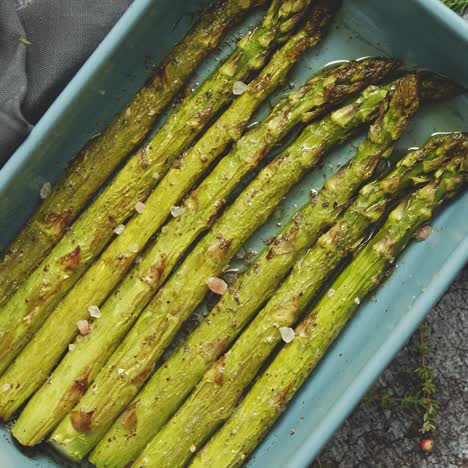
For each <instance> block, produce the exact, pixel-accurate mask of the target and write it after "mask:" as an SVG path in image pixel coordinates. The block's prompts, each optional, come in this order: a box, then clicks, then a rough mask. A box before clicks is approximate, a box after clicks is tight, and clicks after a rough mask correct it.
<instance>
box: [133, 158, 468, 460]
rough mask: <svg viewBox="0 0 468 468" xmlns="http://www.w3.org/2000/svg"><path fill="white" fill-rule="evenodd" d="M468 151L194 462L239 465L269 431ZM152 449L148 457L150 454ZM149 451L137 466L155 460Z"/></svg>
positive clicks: (305, 328) (404, 211)
mask: <svg viewBox="0 0 468 468" xmlns="http://www.w3.org/2000/svg"><path fill="white" fill-rule="evenodd" d="M467 174H468V160H467V157H466V154H465V155H464V156H463V157H462V158H455V159H454V160H453V161H451V162H449V163H448V164H447V166H445V167H444V168H442V169H441V170H440V171H438V173H436V180H434V181H432V182H430V183H428V184H427V185H425V186H424V187H423V188H421V189H419V190H418V191H416V192H415V193H413V194H412V195H410V196H409V197H407V198H406V199H405V200H403V201H402V202H401V203H400V204H399V205H398V206H397V208H396V209H395V210H393V211H392V212H391V214H390V215H389V217H388V219H387V221H386V223H385V224H384V226H383V227H382V229H380V231H379V232H378V233H377V235H376V236H375V238H374V239H373V240H372V241H371V242H370V243H369V244H367V246H365V247H364V248H363V249H362V250H361V251H360V252H359V253H358V254H357V256H356V258H355V259H354V260H353V261H352V262H351V264H350V265H349V266H348V267H347V268H346V269H345V270H344V271H343V272H342V273H341V274H340V276H339V277H338V279H337V280H336V281H335V282H334V283H333V284H332V286H331V289H332V290H333V294H325V295H324V296H323V297H322V299H321V300H320V301H319V303H318V304H317V305H316V306H315V307H314V308H313V310H312V311H311V312H310V314H309V315H308V316H307V317H306V318H305V320H303V322H302V323H301V324H300V325H299V326H298V327H296V329H295V338H294V340H293V341H292V342H291V343H289V344H287V345H285V346H284V348H283V349H282V350H280V352H279V354H278V355H277V356H276V358H275V359H274V360H273V362H272V363H271V364H270V365H269V366H268V367H267V369H266V370H265V371H264V373H263V374H262V375H261V376H260V378H259V379H258V380H257V382H256V383H255V384H254V386H253V387H252V389H251V390H250V391H249V392H248V393H247V395H246V396H245V398H244V399H243V401H242V402H241V403H240V404H239V406H238V407H237V409H236V411H235V413H234V414H233V415H232V416H231V418H230V419H229V420H228V421H227V422H226V424H224V426H222V427H221V429H220V430H219V431H218V432H217V433H216V434H215V435H214V436H213V437H212V438H211V440H210V441H209V442H208V443H207V445H206V446H205V447H204V448H203V449H202V450H201V451H200V452H199V453H198V454H197V455H196V457H195V459H194V460H193V462H192V464H191V465H190V466H191V467H194V468H195V467H202V466H216V467H219V468H223V467H234V466H240V465H242V464H243V463H244V461H245V459H246V458H247V456H248V455H249V454H250V453H251V452H252V451H253V449H254V448H255V447H256V446H257V444H258V443H259V442H260V441H261V440H262V438H263V437H264V436H265V434H266V432H267V431H268V430H269V429H270V428H271V426H272V425H273V423H274V422H275V421H276V419H277V418H278V417H279V416H280V414H281V413H282V412H283V411H284V409H285V408H286V407H287V405H288V403H289V401H290V400H291V399H292V398H293V396H294V395H295V393H296V392H297V390H298V389H299V388H300V386H301V385H302V384H303V383H304V382H305V380H306V379H307V377H308V376H309V374H310V373H311V371H312V370H313V368H314V367H315V366H316V365H317V363H318V362H319V360H320V359H321V358H322V357H323V355H324V354H325V352H326V350H327V348H328V347H329V346H330V344H331V343H332V342H333V341H334V339H335V338H336V336H337V335H338V333H339V332H340V331H341V329H342V328H343V326H344V325H345V324H346V322H347V321H348V320H349V319H350V318H351V317H352V315H353V313H354V312H355V311H356V310H357V308H358V307H359V304H360V303H362V302H363V300H364V299H365V297H366V296H367V295H368V294H369V292H371V291H372V290H374V289H375V288H376V287H377V286H378V285H379V284H380V283H382V282H383V281H384V280H385V278H386V277H387V276H388V275H389V273H390V272H391V270H392V268H393V267H394V265H395V260H396V259H397V258H398V256H399V255H400V253H401V252H402V250H403V249H404V248H405V247H406V245H407V243H408V242H409V241H410V240H411V238H412V237H413V236H414V235H415V233H416V232H417V230H418V228H419V227H420V226H421V225H422V224H423V223H426V222H427V221H428V220H429V219H430V218H431V217H432V215H433V213H434V212H435V210H436V209H437V208H438V207H439V205H440V204H441V203H442V202H444V201H445V200H447V199H449V198H451V197H453V196H454V195H456V194H457V193H459V192H460V191H461V190H462V188H463V186H466V182H467V180H468V179H467ZM148 455H150V454H146V457H147V458H148ZM143 458H144V456H143V457H142V458H141V459H140V460H139V461H138V462H137V463H135V464H134V466H145V467H148V466H152V464H151V462H150V459H149V458H148V463H146V462H145V460H144V459H143Z"/></svg>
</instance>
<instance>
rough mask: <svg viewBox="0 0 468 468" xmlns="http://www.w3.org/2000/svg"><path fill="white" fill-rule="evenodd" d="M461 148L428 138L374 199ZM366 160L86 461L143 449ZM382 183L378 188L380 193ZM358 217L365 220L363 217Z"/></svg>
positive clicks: (328, 192)
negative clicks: (391, 182)
mask: <svg viewBox="0 0 468 468" xmlns="http://www.w3.org/2000/svg"><path fill="white" fill-rule="evenodd" d="M463 150H465V151H468V135H466V134H453V135H447V136H445V135H444V136H440V137H434V138H432V139H431V140H430V141H429V142H428V143H427V144H426V145H425V146H424V147H423V148H422V149H420V150H418V151H415V152H413V153H410V154H408V155H407V156H406V157H405V158H404V160H403V161H401V162H400V163H399V165H398V166H397V168H396V169H395V170H394V171H393V172H392V173H391V174H390V176H388V177H387V178H386V180H387V181H395V183H393V186H392V190H391V191H388V187H389V185H388V184H387V185H385V183H384V182H382V181H379V182H376V183H375V185H376V188H375V189H374V190H375V192H376V195H375V196H374V199H375V198H376V197H377V194H378V195H380V196H381V197H383V198H384V199H385V203H387V199H388V200H390V199H392V198H396V197H398V196H400V195H401V193H402V191H403V190H405V189H406V188H407V187H408V186H409V185H411V184H415V183H421V182H422V181H424V180H425V177H426V176H427V174H430V173H432V172H434V171H435V170H437V169H438V168H439V167H440V166H441V165H442V164H443V163H444V162H446V161H447V160H448V158H449V157H450V156H451V155H452V154H457V153H458V152H460V151H463ZM366 163H367V162H366V160H365V159H358V158H356V159H355V160H353V161H352V162H351V163H350V164H349V166H348V167H347V168H346V170H342V171H340V172H339V173H338V174H336V175H335V176H334V177H332V178H331V179H329V181H328V182H327V183H326V184H325V186H324V188H323V189H322V190H321V191H320V192H318V194H317V195H316V197H314V200H313V203H311V204H310V205H307V206H306V207H304V208H303V209H302V210H301V211H300V212H299V213H298V214H297V215H296V216H295V217H294V219H293V221H292V222H291V223H290V224H289V225H288V226H286V227H285V229H284V230H283V231H282V232H281V233H280V234H279V235H278V236H277V237H276V238H275V239H274V240H273V242H272V243H271V246H270V247H269V248H268V249H267V250H266V251H265V252H264V253H262V254H261V256H260V257H259V258H258V260H257V261H256V262H255V263H254V264H253V265H252V266H251V267H250V269H249V270H247V272H246V273H244V274H243V275H242V276H241V277H240V278H239V279H238V281H237V282H236V284H235V285H234V286H233V287H232V289H230V290H228V291H227V292H226V294H225V295H224V296H223V297H222V299H221V300H220V302H218V304H217V305H216V306H215V308H214V309H213V311H212V312H211V314H210V317H209V320H206V321H204V322H202V323H201V324H200V325H199V327H198V328H197V329H196V330H195V331H194V332H193V333H192V334H191V335H190V336H189V337H188V339H187V340H186V342H185V343H184V346H181V347H180V349H179V350H178V351H176V352H175V353H174V354H173V355H172V356H171V357H170V358H169V360H168V361H167V362H165V363H164V365H163V366H162V367H161V368H159V369H158V370H157V371H156V373H155V374H154V375H153V377H152V378H151V379H150V381H149V382H148V383H147V384H146V385H145V387H144V388H143V389H142V391H141V392H140V393H139V394H138V395H137V396H136V397H135V399H134V400H133V401H132V402H131V403H130V404H129V405H128V406H127V408H126V409H125V411H124V412H123V413H122V415H121V416H120V417H119V418H118V419H117V420H116V422H115V423H114V424H113V426H112V428H111V429H110V430H109V431H108V432H107V433H106V435H105V436H103V438H102V439H101V441H100V443H99V444H98V445H97V447H96V448H95V449H94V451H93V452H92V454H91V456H90V460H91V462H92V463H93V464H95V465H96V466H98V467H101V466H106V467H111V466H112V467H113V466H125V465H126V464H127V463H129V462H131V461H132V460H133V459H134V458H135V456H137V455H138V454H139V453H140V452H141V450H142V449H143V448H144V447H145V445H146V444H147V442H148V441H149V440H150V438H151V437H153V436H154V435H155V434H156V433H157V432H158V431H159V430H160V429H161V427H162V426H163V424H164V423H165V422H166V421H167V419H168V418H169V417H170V416H172V414H173V413H174V412H175V410H176V409H177V408H178V407H179V406H180V404H181V402H182V401H184V399H185V398H186V397H187V395H188V394H189V392H190V391H191V390H192V389H193V387H194V386H195V385H196V384H197V382H198V381H199V379H200V378H201V377H202V375H203V373H204V372H205V371H206V370H207V369H208V368H209V366H210V365H211V364H213V363H214V361H215V360H216V359H217V358H218V357H219V356H220V355H221V354H222V353H223V351H224V350H225V349H227V347H228V346H229V345H230V343H231V342H232V341H233V340H234V339H235V337H236V336H237V335H238V333H240V331H241V330H242V329H243V328H244V327H245V325H246V324H247V323H248V322H249V321H250V319H251V318H252V315H253V314H254V312H255V311H256V310H257V309H258V308H259V307H260V306H261V304H262V303H263V302H264V301H266V300H267V299H268V298H269V297H270V296H271V294H272V293H273V291H274V289H275V288H276V287H277V286H278V284H279V282H280V281H282V279H283V278H284V276H285V275H286V273H287V272H288V270H289V268H290V267H291V266H292V265H293V264H294V262H295V261H296V260H297V259H298V258H299V257H300V256H302V255H303V253H304V252H305V251H306V250H307V249H308V248H309V247H310V246H311V245H312V244H313V243H314V242H315V241H316V239H317V237H318V235H319V234H320V232H322V231H323V230H324V229H325V228H327V227H328V226H330V225H331V224H333V223H334V222H335V221H336V219H337V217H338V215H339V214H340V212H341V211H342V210H343V209H345V207H346V206H347V204H348V203H349V199H350V198H351V197H352V195H353V194H354V192H355V190H356V188H357V187H358V186H359V185H361V184H362V183H363V182H364V181H365V180H366V179H367V178H368V177H369V176H370V174H371V173H372V171H371V165H366ZM363 166H365V167H363ZM369 171H371V172H369ZM380 185H381V186H382V187H383V188H381V189H380V190H381V191H380V192H379V188H378V187H379V186H380ZM372 186H373V184H370V185H369V186H368V187H367V188H366V189H362V190H363V191H365V192H366V191H368V192H369V193H370V192H371V190H372V189H371V187H372ZM361 197H364V195H361ZM368 198H370V197H368ZM334 202H336V204H335V203H334ZM355 205H357V206H359V207H361V206H362V203H357V202H356V203H355ZM363 221H364V223H366V221H367V219H366V218H364V219H363ZM372 221H374V220H372ZM369 222H370V221H367V225H368V224H369ZM186 363H190V365H189V366H187V365H186ZM0 385H1V382H0Z"/></svg>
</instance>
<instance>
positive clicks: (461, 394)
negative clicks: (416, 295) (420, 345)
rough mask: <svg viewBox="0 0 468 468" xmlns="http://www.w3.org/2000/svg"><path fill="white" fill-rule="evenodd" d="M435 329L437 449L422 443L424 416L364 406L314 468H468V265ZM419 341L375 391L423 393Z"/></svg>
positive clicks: (436, 314) (394, 407)
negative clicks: (427, 450) (424, 448)
mask: <svg viewBox="0 0 468 468" xmlns="http://www.w3.org/2000/svg"><path fill="white" fill-rule="evenodd" d="M427 322H428V323H429V324H430V325H431V329H432V332H431V337H430V340H429V342H430V345H431V350H430V351H429V353H428V354H427V364H428V365H430V366H432V367H433V369H434V373H435V383H436V385H437V389H438V394H437V399H438V402H439V405H440V408H439V410H438V416H437V429H436V431H435V432H434V433H433V435H432V438H433V440H434V449H433V451H432V453H431V454H427V453H424V452H423V451H422V450H421V449H420V447H419V443H420V441H421V439H422V438H423V436H422V434H421V433H420V432H419V428H420V427H421V425H422V415H420V414H417V413H416V412H415V411H413V410H412V409H406V408H403V407H402V406H401V405H400V404H399V403H391V404H390V405H389V406H388V407H386V408H385V409H382V407H381V406H380V404H378V403H376V402H365V401H363V402H361V403H360V404H359V405H358V407H357V408H356V409H355V410H354V412H353V413H352V415H351V416H350V417H349V418H348V420H347V421H346V422H345V423H344V425H343V426H342V427H341V429H340V430H339V431H338V432H337V433H336V434H335V436H334V437H333V439H332V440H331V441H330V442H329V443H328V445H327V446H326V447H325V448H324V450H323V451H322V453H321V455H320V457H319V462H320V463H318V462H315V463H314V465H313V466H314V468H318V467H320V466H322V467H323V468H325V467H327V468H332V467H333V468H335V467H337V468H338V467H339V468H364V467H372V468H374V467H376V468H377V467H379V468H380V467H383V468H387V467H388V468H406V467H408V468H419V467H421V468H426V467H427V468H429V467H431V468H432V467H444V468H445V467H468V352H467V351H468V340H467V339H466V330H467V329H468V266H467V267H465V269H464V271H463V272H462V273H461V274H460V275H459V276H458V278H457V280H456V281H455V282H454V283H453V284H452V286H451V287H450V289H449V290H448V291H447V293H446V294H445V295H444V296H443V298H442V299H441V300H440V302H439V303H438V304H437V306H436V307H434V309H433V310H432V312H431V313H430V314H429V316H428V318H427ZM416 344H417V338H416V337H413V338H412V339H411V340H410V341H409V343H408V344H407V345H406V346H405V347H404V348H403V349H402V350H401V351H400V353H399V354H398V356H397V357H396V358H395V360H394V361H393V363H392V364H391V365H390V367H389V368H388V369H387V370H386V371H385V372H384V374H383V375H382V376H381V378H380V379H379V380H378V382H377V383H376V384H375V385H374V387H373V388H372V389H371V391H370V395H372V394H374V395H375V394H376V393H379V392H381V391H382V390H383V389H388V391H389V392H390V393H392V394H393V395H403V394H405V393H406V392H411V391H414V390H415V389H416V388H417V379H416V376H415V375H414V369H416V368H417V367H418V365H419V352H418V351H417V348H416Z"/></svg>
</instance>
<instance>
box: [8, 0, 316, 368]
mask: <svg viewBox="0 0 468 468" xmlns="http://www.w3.org/2000/svg"><path fill="white" fill-rule="evenodd" d="M310 2H311V0H286V1H283V2H282V1H280V0H273V2H272V4H271V6H270V8H269V10H268V12H267V14H266V16H265V18H264V20H263V22H262V23H261V25H260V26H258V27H257V28H256V29H254V30H253V31H252V32H250V33H248V34H246V35H245V36H244V37H243V39H241V41H240V42H239V44H238V46H237V48H236V50H235V51H234V52H233V53H232V54H231V56H230V57H229V58H228V59H227V60H226V61H225V62H224V64H222V65H221V66H220V67H219V68H218V69H217V70H216V71H215V72H214V73H213V74H212V75H211V76H210V77H209V78H208V79H207V80H206V81H205V82H204V83H203V84H202V85H201V86H200V87H199V88H198V89H197V90H196V91H195V92H194V93H193V94H191V95H190V96H188V97H187V98H186V99H185V100H184V101H183V102H182V103H181V104H180V105H179V106H178V107H177V108H176V109H175V111H174V112H173V113H172V114H171V115H170V116H169V117H168V119H167V121H166V122H165V124H164V125H163V127H162V128H161V129H160V130H159V131H158V132H157V133H156V135H155V137H154V138H153V139H152V140H151V142H150V143H148V145H146V146H145V147H143V148H142V149H140V150H139V151H138V152H137V153H136V154H134V155H133V156H132V158H131V159H130V160H129V162H128V163H127V164H126V165H125V166H124V168H123V169H122V170H120V172H119V173H118V174H117V176H116V177H115V178H114V179H113V180H112V182H111V183H110V185H108V186H107V188H106V189H105V190H104V192H103V193H101V194H100V195H99V196H98V198H97V199H96V200H95V201H94V203H93V204H92V205H91V206H90V207H89V208H88V209H87V210H86V211H85V212H84V213H83V214H82V215H81V216H80V217H79V219H78V220H77V221H76V222H75V223H74V224H73V225H72V226H71V228H70V229H69V230H68V231H67V233H66V234H65V235H64V236H63V238H62V239H61V240H60V242H59V243H58V244H57V245H56V246H55V247H54V249H53V250H52V251H51V252H50V253H49V255H48V256H47V257H46V258H45V259H44V260H43V262H42V263H41V264H40V265H39V266H38V268H37V269H36V270H35V271H34V272H33V273H32V274H31V275H30V276H29V278H28V279H27V280H26V281H25V282H24V283H23V284H22V286H21V288H19V289H18V291H17V292H16V293H15V294H14V295H13V296H12V297H11V299H10V300H9V301H8V302H7V303H6V304H5V305H4V307H3V309H2V310H1V312H0V372H1V371H3V370H4V369H5V367H6V366H7V365H8V364H9V363H10V362H11V361H12V359H13V358H14V357H15V356H16V354H17V353H18V352H19V351H20V350H21V348H22V347H23V346H24V345H25V344H26V343H27V342H28V340H29V339H30V337H31V336H32V335H33V334H34V332H35V331H36V330H37V329H38V328H39V326H40V325H41V324H42V323H43V322H44V320H45V319H46V318H47V316H48V315H49V314H50V312H51V310H52V309H53V307H54V306H55V305H56V304H57V302H58V301H59V300H60V299H61V298H62V297H63V295H64V294H65V293H66V292H67V291H68V290H69V289H70V288H71V287H72V286H73V285H74V284H75V282H76V281H77V280H78V278H79V277H80V276H81V274H83V273H84V271H85V270H86V269H87V267H88V266H89V265H90V263H91V262H92V261H93V260H94V258H95V257H96V256H97V255H98V254H99V253H100V251H101V250H102V248H103V247H104V246H105V245H106V243H107V241H108V240H109V239H110V237H111V235H112V233H113V231H114V229H115V228H116V227H117V226H119V225H120V224H121V223H122V222H123V221H124V220H125V219H126V218H127V217H128V216H130V215H131V213H132V212H134V211H135V210H136V211H137V212H138V211H141V200H142V199H144V198H145V197H146V196H147V195H149V193H150V191H151V189H152V188H153V187H154V186H155V185H156V183H157V181H158V180H159V179H161V177H162V176H163V175H164V174H165V173H166V172H167V170H168V169H169V167H170V166H171V164H172V162H173V161H174V159H175V158H176V157H177V156H178V155H179V154H180V153H181V152H182V151H183V150H184V149H186V147H187V146H188V145H189V144H190V143H192V142H193V140H194V139H195V137H196V136H197V135H198V134H199V133H200V132H201V131H202V129H203V128H204V127H205V126H206V124H207V123H208V122H209V121H210V120H211V119H212V118H213V117H214V116H215V115H216V114H217V113H218V111H220V110H221V109H222V108H223V107H224V105H225V104H227V103H228V102H229V101H231V100H232V98H233V88H234V84H235V83H236V81H238V80H243V79H250V78H251V76H252V75H253V74H254V73H255V72H257V71H259V70H260V69H261V68H262V67H263V65H264V64H265V62H266V60H267V58H268V57H269V55H270V54H271V53H272V52H273V50H274V49H275V48H276V46H277V45H278V44H279V43H283V42H284V41H285V40H287V38H288V37H289V36H290V35H291V34H292V29H293V28H294V26H295V25H296V23H297V22H298V21H299V20H300V19H301V18H302V16H303V14H304V12H305V10H306V8H307V5H308V4H309V3H310Z"/></svg>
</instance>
